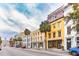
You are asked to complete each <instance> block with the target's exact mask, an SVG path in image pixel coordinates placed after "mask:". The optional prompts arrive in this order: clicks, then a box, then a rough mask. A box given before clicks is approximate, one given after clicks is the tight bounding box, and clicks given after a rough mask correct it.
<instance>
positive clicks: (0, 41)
mask: <svg viewBox="0 0 79 59" xmlns="http://www.w3.org/2000/svg"><path fill="white" fill-rule="evenodd" d="M1 44H2V40H1V37H0V45H1Z"/></svg>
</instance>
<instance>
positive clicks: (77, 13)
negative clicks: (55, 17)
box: [66, 3, 79, 32]
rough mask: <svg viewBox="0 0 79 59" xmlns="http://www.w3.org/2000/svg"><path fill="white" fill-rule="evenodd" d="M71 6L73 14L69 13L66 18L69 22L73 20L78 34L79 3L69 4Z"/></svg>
mask: <svg viewBox="0 0 79 59" xmlns="http://www.w3.org/2000/svg"><path fill="white" fill-rule="evenodd" d="M69 5H71V6H72V9H73V12H72V13H69V15H68V16H67V17H66V18H67V19H68V21H69V20H71V19H72V20H73V23H74V24H75V26H74V27H75V29H76V30H77V32H79V3H69Z"/></svg>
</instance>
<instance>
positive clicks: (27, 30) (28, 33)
mask: <svg viewBox="0 0 79 59" xmlns="http://www.w3.org/2000/svg"><path fill="white" fill-rule="evenodd" d="M24 34H25V35H26V36H27V47H28V35H30V30H29V29H25V30H24Z"/></svg>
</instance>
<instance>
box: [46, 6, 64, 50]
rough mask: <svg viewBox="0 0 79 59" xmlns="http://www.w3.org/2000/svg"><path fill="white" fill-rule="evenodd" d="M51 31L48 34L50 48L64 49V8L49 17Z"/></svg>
mask: <svg viewBox="0 0 79 59" xmlns="http://www.w3.org/2000/svg"><path fill="white" fill-rule="evenodd" d="M48 21H49V22H50V24H51V31H50V32H49V33H47V39H48V43H47V44H48V46H47V47H48V48H60V49H61V48H62V47H63V45H64V7H63V6H61V7H60V8H58V9H57V10H55V11H54V12H52V13H51V14H49V15H48Z"/></svg>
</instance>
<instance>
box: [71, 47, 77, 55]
mask: <svg viewBox="0 0 79 59" xmlns="http://www.w3.org/2000/svg"><path fill="white" fill-rule="evenodd" d="M69 53H70V54H71V55H74V56H79V47H74V48H70V49H69Z"/></svg>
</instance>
